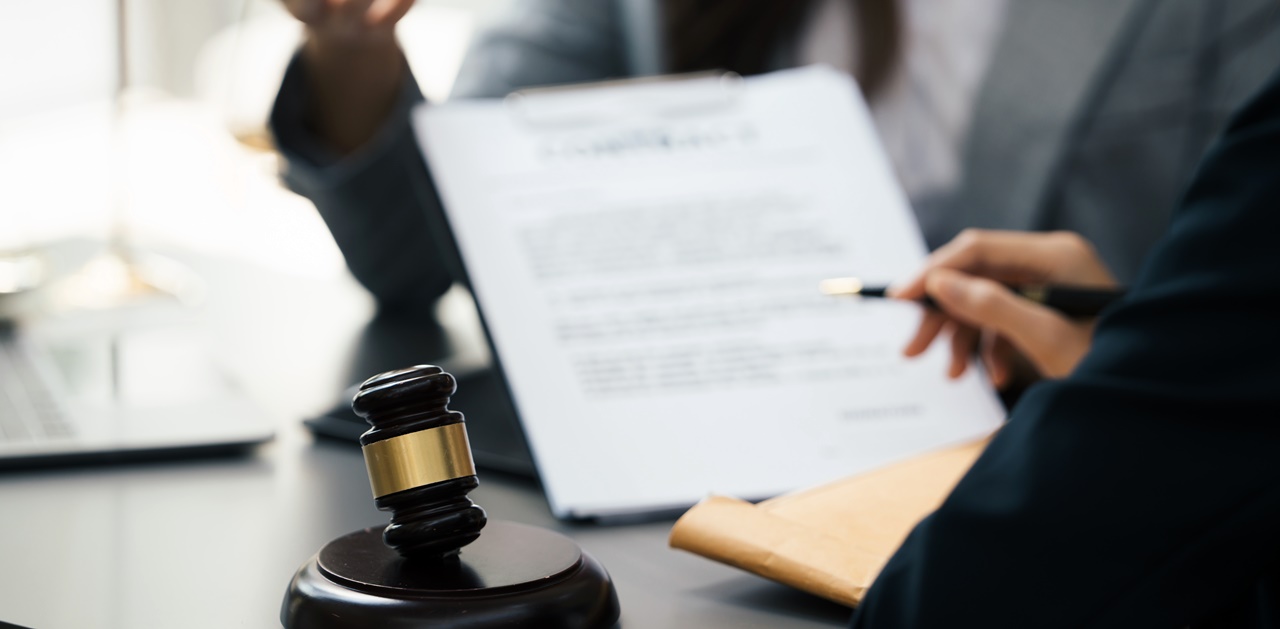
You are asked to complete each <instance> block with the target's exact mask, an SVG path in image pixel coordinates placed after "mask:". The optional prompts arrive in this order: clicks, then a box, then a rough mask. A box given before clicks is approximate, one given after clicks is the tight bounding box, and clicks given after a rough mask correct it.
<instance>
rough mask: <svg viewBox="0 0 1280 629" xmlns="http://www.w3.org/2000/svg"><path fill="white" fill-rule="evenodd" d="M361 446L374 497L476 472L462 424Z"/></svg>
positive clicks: (465, 429)
mask: <svg viewBox="0 0 1280 629" xmlns="http://www.w3.org/2000/svg"><path fill="white" fill-rule="evenodd" d="M363 449H364V464H365V467H367V468H369V484H370V485H372V486H373V497H374V498H381V497H383V496H385V495H387V494H394V493H396V492H397V491H404V490H406V489H413V488H414V487H422V486H423V485H430V484H432V483H438V482H440V481H445V480H449V479H451V478H461V477H463V476H474V475H475V473H476V465H475V463H474V462H473V461H472V460H471V444H470V443H468V442H467V428H466V424H462V423H457V424H449V425H448V426H440V427H438V428H428V429H427V430H419V431H418V432H411V433H409V434H407V435H400V436H399V437H392V438H390V439H383V440H382V441H376V442H374V443H371V444H369V445H367V446H365V447H364V448H363Z"/></svg>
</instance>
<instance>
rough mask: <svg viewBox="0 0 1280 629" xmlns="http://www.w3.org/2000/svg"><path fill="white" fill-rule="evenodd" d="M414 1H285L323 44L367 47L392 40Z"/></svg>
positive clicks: (287, 6) (289, 8)
mask: <svg viewBox="0 0 1280 629" xmlns="http://www.w3.org/2000/svg"><path fill="white" fill-rule="evenodd" d="M413 2H414V0H284V6H285V9H287V10H288V11H289V13H290V14H292V15H293V17H295V18H298V21H300V22H302V23H303V24H305V25H306V27H307V37H308V39H316V40H319V41H320V42H321V45H331V46H344V47H350V46H367V45H376V44H381V43H386V42H390V41H392V40H393V39H394V37H395V27H396V22H399V21H400V18H402V17H404V16H405V14H406V13H408V12H409V9H411V8H412V7H413Z"/></svg>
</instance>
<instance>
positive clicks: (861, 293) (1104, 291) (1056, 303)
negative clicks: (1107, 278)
mask: <svg viewBox="0 0 1280 629" xmlns="http://www.w3.org/2000/svg"><path fill="white" fill-rule="evenodd" d="M818 289H819V290H821V291H822V292H823V294H826V295H835V296H856V297H871V298H888V297H889V295H888V290H889V287H888V286H867V285H864V284H863V283H862V281H861V280H859V279H858V278H856V277H834V278H831V279H826V280H822V282H821V283H820V284H819V285H818ZM1009 289H1010V290H1012V291H1013V292H1015V293H1017V294H1018V295H1019V296H1021V297H1023V298H1024V299H1028V300H1030V301H1034V302H1036V303H1038V304H1043V305H1045V306H1048V307H1050V308H1053V309H1054V310H1057V311H1058V312H1061V313H1062V314H1064V315H1067V316H1068V317H1096V316H1098V314H1099V313H1101V312H1102V311H1103V310H1104V309H1105V308H1106V307H1107V306H1110V305H1111V304H1113V303H1115V302H1116V301H1118V300H1119V299H1120V298H1121V297H1124V289H1123V288H1085V287H1081V286H1059V285H1054V284H1038V285H1032V286H1009ZM919 303H920V304H921V305H924V306H927V307H929V308H937V304H935V303H934V301H933V299H931V298H929V297H927V296H926V297H925V298H924V299H921V300H919Z"/></svg>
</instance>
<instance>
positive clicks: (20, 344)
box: [0, 323, 273, 469]
mask: <svg viewBox="0 0 1280 629" xmlns="http://www.w3.org/2000/svg"><path fill="white" fill-rule="evenodd" d="M272 435H273V429H272V425H271V423H270V422H269V420H268V418H267V417H266V415H265V414H264V413H263V412H262V411H261V410H260V409H259V408H258V407H257V406H256V405H255V404H254V403H253V401H252V400H250V399H249V398H248V396H247V395H246V394H245V393H244V392H243V391H242V390H240V389H239V388H238V387H237V386H236V385H235V383H234V382H233V381H232V380H231V379H230V378H228V377H227V375H226V373H225V372H223V371H222V370H221V369H220V368H219V367H218V365H217V364H216V363H215V361H214V360H213V358H212V356H211V355H210V354H209V352H208V351H207V347H206V346H205V345H204V342H203V339H202V338H201V336H200V335H199V334H198V331H197V330H196V329H193V328H191V327H183V326H167V327H165V326H161V327H155V328H151V327H148V328H136V329H126V330H115V331H110V332H107V331H100V332H95V333H91V334H77V335H74V336H70V337H64V338H57V337H45V336H37V335H35V334H30V333H28V331H27V330H25V329H23V328H22V327H20V326H17V325H14V324H11V323H0V469H12V468H28V467H40V466H53V465H67V464H84V463H102V462H115V461H135V460H145V459H158V458H171V457H172V458H178V457H181V458H186V457H191V456H196V455H215V454H229V453H243V452H246V451H248V450H249V449H250V448H252V447H253V446H255V445H257V444H260V443H263V442H265V441H268V440H269V439H271V438H272Z"/></svg>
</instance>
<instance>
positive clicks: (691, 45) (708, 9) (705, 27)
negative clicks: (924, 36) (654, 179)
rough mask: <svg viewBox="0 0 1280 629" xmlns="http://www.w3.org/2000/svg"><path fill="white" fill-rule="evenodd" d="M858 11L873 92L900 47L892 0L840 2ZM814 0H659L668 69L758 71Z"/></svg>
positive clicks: (861, 72)
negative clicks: (846, 3) (660, 1)
mask: <svg viewBox="0 0 1280 629" xmlns="http://www.w3.org/2000/svg"><path fill="white" fill-rule="evenodd" d="M842 1H844V2H848V3H849V4H851V5H852V8H853V10H854V14H855V15H857V26H858V29H857V38H858V67H857V68H856V74H857V77H858V81H859V83H860V84H861V85H862V90H863V92H865V93H866V94H868V95H873V94H875V93H876V91H877V90H878V89H879V88H880V87H882V86H883V85H884V83H885V81H886V80H887V79H888V78H889V75H890V73H891V72H892V71H893V67H894V64H895V63H896V62H897V57H898V52H899V48H900V46H901V39H902V33H901V15H900V13H899V9H898V6H897V0H842ZM814 4H815V0H663V1H662V15H663V20H662V21H663V36H664V42H663V43H664V44H665V46H666V55H667V56H666V59H665V62H666V69H667V71H669V72H694V71H698V70H732V71H734V72H737V73H738V74H742V75H750V74H759V73H761V72H764V71H765V70H768V69H769V67H768V64H769V61H770V59H771V58H772V56H773V54H774V52H775V51H776V50H777V49H778V47H779V46H782V45H786V44H789V43H794V42H795V40H796V36H797V34H798V31H799V29H800V27H801V25H802V24H803V22H804V18H805V16H806V15H807V14H808V12H809V11H811V10H813V8H814Z"/></svg>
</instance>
